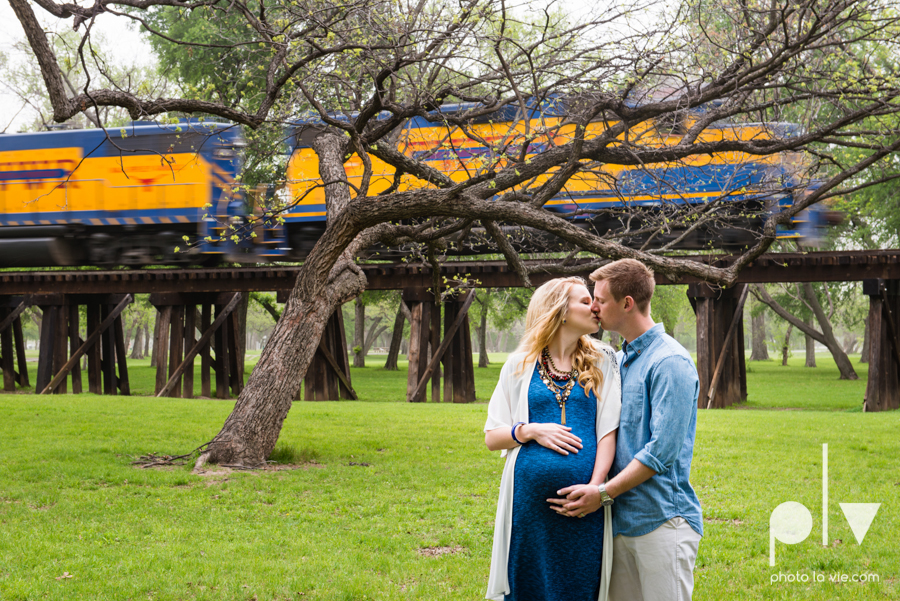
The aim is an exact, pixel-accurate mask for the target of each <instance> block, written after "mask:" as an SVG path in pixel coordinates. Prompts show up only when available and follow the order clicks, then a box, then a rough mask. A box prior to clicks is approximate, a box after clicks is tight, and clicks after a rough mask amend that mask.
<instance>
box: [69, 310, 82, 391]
mask: <svg viewBox="0 0 900 601" xmlns="http://www.w3.org/2000/svg"><path fill="white" fill-rule="evenodd" d="M78 317H79V313H78V305H69V354H70V355H74V354H75V351H77V350H78V346H79V343H80V342H81V337H80V336H79V335H78ZM81 392H82V389H81V362H80V361H76V362H75V365H73V366H72V394H81Z"/></svg>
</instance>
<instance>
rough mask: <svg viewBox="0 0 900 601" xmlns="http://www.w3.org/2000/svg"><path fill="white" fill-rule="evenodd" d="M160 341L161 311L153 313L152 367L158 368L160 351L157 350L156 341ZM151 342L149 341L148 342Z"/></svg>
mask: <svg viewBox="0 0 900 601" xmlns="http://www.w3.org/2000/svg"><path fill="white" fill-rule="evenodd" d="M157 340H159V311H154V312H153V348H152V352H151V354H150V367H156V359H157V357H156V355H157V353H158V352H159V350H158V349H157V348H156V347H157V344H156V341H157ZM148 342H149V340H148Z"/></svg>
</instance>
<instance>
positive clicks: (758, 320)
mask: <svg viewBox="0 0 900 601" xmlns="http://www.w3.org/2000/svg"><path fill="white" fill-rule="evenodd" d="M757 302H759V301H757ZM750 339H751V348H750V360H751V361H768V360H769V348H768V347H767V346H766V314H765V312H764V311H760V312H759V313H758V314H756V315H753V316H752V317H751V318H750Z"/></svg>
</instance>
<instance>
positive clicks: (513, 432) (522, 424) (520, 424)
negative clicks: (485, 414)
mask: <svg viewBox="0 0 900 601" xmlns="http://www.w3.org/2000/svg"><path fill="white" fill-rule="evenodd" d="M524 425H525V422H516V423H515V425H514V426H513V427H512V432H510V434H512V439H513V440H515V441H516V443H518V444H520V445H522V444H525V443H523V442H522V441H521V440H519V439H518V438H516V428H518V427H519V426H524Z"/></svg>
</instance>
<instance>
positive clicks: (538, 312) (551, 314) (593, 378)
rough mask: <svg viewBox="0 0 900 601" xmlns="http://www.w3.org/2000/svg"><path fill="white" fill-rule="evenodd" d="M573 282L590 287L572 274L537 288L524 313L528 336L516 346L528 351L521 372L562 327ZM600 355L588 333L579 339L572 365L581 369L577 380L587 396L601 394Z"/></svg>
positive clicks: (521, 350) (519, 350) (520, 350)
mask: <svg viewBox="0 0 900 601" xmlns="http://www.w3.org/2000/svg"><path fill="white" fill-rule="evenodd" d="M574 285H581V286H584V287H585V288H587V284H586V283H585V281H584V280H583V279H582V278H579V277H569V278H556V279H553V280H550V281H549V282H547V283H545V284H544V285H542V286H540V287H539V288H538V289H537V290H535V291H534V294H533V295H532V296H531V302H529V303H528V312H527V313H526V315H525V335H524V336H522V341H521V342H519V347H518V348H517V349H516V350H517V352H522V353H525V358H524V359H523V361H522V365H521V366H519V370H518V371H519V372H522V371H524V370H525V367H526V366H527V365H530V364H532V363H534V362H535V361H537V359H538V357H540V355H541V351H543V350H544V347H545V346H547V345H548V344H550V341H551V340H553V336H555V335H556V332H557V331H558V330H559V328H560V327H561V326H562V324H563V320H564V319H565V318H566V314H567V313H568V310H569V291H570V290H571V288H572V286H574ZM600 356H601V351H600V349H599V347H598V345H597V344H596V342H595V340H594V339H593V338H592V337H591V336H590V335H589V334H585V335H584V336H582V337H581V338H579V339H578V342H577V343H576V345H575V354H574V357H573V360H572V364H573V365H574V366H575V368H577V369H578V383H579V384H581V385H582V386H583V387H584V393H585V395H590V393H591V390H593V391H594V394H595V395H597V396H598V397H599V396H600V386H601V385H602V384H603V372H601V371H600V368H599V367H597V363H598V362H599V360H600ZM601 400H602V399H601Z"/></svg>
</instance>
